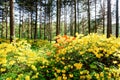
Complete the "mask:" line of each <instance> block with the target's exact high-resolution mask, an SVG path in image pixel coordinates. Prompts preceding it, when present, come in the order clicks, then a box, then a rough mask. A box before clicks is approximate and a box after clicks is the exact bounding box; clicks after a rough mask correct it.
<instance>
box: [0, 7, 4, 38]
mask: <svg viewBox="0 0 120 80" xmlns="http://www.w3.org/2000/svg"><path fill="white" fill-rule="evenodd" d="M3 11H4V10H3V9H2V28H1V38H3V32H4V21H3V20H4V15H3Z"/></svg>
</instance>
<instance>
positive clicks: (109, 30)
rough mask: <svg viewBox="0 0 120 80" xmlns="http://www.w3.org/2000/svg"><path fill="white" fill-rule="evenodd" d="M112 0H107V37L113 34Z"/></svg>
mask: <svg viewBox="0 0 120 80" xmlns="http://www.w3.org/2000/svg"><path fill="white" fill-rule="evenodd" d="M111 28H112V26H111V0H107V38H109V37H110V35H111V30H112V29H111Z"/></svg>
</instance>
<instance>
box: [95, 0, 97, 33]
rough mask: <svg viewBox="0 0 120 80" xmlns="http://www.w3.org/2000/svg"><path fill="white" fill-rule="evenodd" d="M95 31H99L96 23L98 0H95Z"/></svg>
mask: <svg viewBox="0 0 120 80" xmlns="http://www.w3.org/2000/svg"><path fill="white" fill-rule="evenodd" d="M95 33H97V24H96V0H95Z"/></svg>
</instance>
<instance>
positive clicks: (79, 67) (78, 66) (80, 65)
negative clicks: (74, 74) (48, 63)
mask: <svg viewBox="0 0 120 80" xmlns="http://www.w3.org/2000/svg"><path fill="white" fill-rule="evenodd" d="M74 66H75V67H76V69H81V67H82V64H81V63H75V64H74Z"/></svg>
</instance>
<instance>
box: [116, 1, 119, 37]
mask: <svg viewBox="0 0 120 80" xmlns="http://www.w3.org/2000/svg"><path fill="white" fill-rule="evenodd" d="M118 4H119V0H116V37H118V36H119V5H118Z"/></svg>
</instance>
